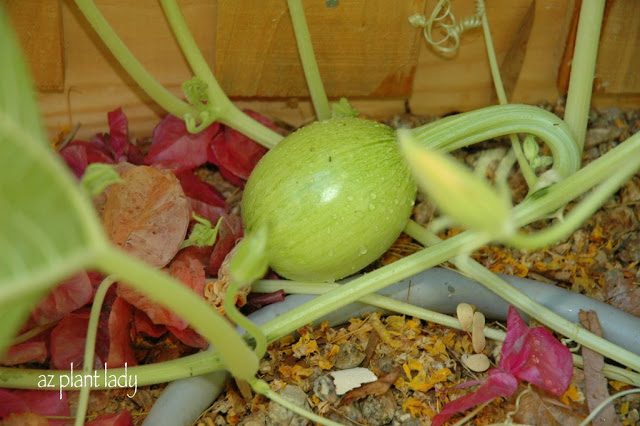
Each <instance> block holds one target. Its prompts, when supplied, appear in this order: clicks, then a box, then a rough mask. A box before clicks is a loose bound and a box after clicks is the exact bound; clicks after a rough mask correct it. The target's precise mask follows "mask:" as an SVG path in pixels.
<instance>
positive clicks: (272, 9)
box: [216, 0, 425, 97]
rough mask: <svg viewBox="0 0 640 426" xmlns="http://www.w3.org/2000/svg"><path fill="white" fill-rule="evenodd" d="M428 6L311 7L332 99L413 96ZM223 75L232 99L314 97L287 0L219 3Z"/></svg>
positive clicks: (412, 2)
mask: <svg viewBox="0 0 640 426" xmlns="http://www.w3.org/2000/svg"><path fill="white" fill-rule="evenodd" d="M424 3H425V0H401V1H394V2H389V1H387V0H359V1H340V2H338V6H336V7H328V6H327V5H326V2H325V1H308V2H304V7H305V15H306V17H307V22H308V25H309V31H310V33H311V39H312V42H313V45H314V50H315V53H316V57H317V61H318V66H319V68H320V74H321V76H322V79H323V81H324V84H325V87H326V90H327V92H328V94H329V96H405V97H406V96H409V94H410V93H411V83H412V81H413V75H414V73H415V66H416V63H417V56H418V38H419V31H417V30H416V29H414V28H413V27H411V25H410V24H409V22H408V17H409V16H411V15H412V14H415V13H423V12H424ZM217 27H218V29H217V43H216V44H217V51H216V76H217V77H218V79H219V81H220V84H221V86H222V87H223V88H224V90H225V91H226V92H227V93H228V94H229V95H230V96H246V97H273V96H278V97H287V96H308V91H307V87H306V82H305V80H304V75H303V73H302V66H301V63H300V59H299V57H298V52H297V48H296V44H295V39H294V34H293V27H292V24H291V17H290V15H289V13H288V10H287V4H286V2H285V1H284V0H220V1H219V2H218V22H217Z"/></svg>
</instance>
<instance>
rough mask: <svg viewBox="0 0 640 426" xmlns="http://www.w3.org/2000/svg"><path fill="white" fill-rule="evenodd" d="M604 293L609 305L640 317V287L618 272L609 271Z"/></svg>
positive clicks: (606, 276)
mask: <svg viewBox="0 0 640 426" xmlns="http://www.w3.org/2000/svg"><path fill="white" fill-rule="evenodd" d="M604 279H605V283H604V288H603V289H602V293H603V295H604V297H605V300H606V302H607V303H609V304H610V305H612V306H615V307H616V308H618V309H620V310H623V311H625V312H628V313H630V314H631V315H635V316H637V317H640V287H639V286H638V285H637V284H635V283H634V282H633V279H630V278H625V276H624V274H623V273H622V272H620V271H618V270H615V269H612V270H610V271H607V273H606V274H605V276H604Z"/></svg>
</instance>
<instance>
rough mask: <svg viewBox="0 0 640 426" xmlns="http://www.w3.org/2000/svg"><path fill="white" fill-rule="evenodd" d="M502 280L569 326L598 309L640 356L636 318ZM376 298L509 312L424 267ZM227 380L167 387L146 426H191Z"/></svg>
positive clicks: (346, 313) (280, 308) (611, 331)
mask: <svg viewBox="0 0 640 426" xmlns="http://www.w3.org/2000/svg"><path fill="white" fill-rule="evenodd" d="M501 277H502V278H503V279H505V280H506V281H507V282H509V283H510V284H511V285H513V286H514V287H516V288H517V289H519V290H520V291H522V292H523V293H525V294H527V295H528V296H529V297H531V298H532V299H534V300H536V301H537V302H538V303H540V304H542V305H544V306H546V307H547V308H549V309H551V310H552V311H554V312H556V313H557V314H559V315H561V316H563V317H564V318H566V319H567V320H569V321H571V322H575V323H577V322H578V313H579V312H580V310H581V309H583V310H593V311H596V312H597V314H598V318H599V319H600V323H601V325H602V330H603V334H604V337H605V338H606V339H607V340H609V341H611V342H613V343H615V344H617V345H619V346H621V347H623V348H625V349H628V350H630V351H631V352H634V353H640V318H638V317H635V316H633V315H630V314H627V313H626V312H623V311H620V310H618V309H616V308H614V307H613V306H610V305H607V304H605V303H603V302H600V301H597V300H594V299H591V298H589V297H586V296H583V295H581V294H578V293H573V292H571V291H569V290H565V289H563V288H560V287H556V286H554V285H550V284H544V283H541V282H539V281H534V280H528V279H525V278H518V277H512V276H507V275H501ZM378 294H381V295H383V296H387V297H390V298H393V299H395V300H400V301H404V302H408V303H411V304H412V305H415V306H419V307H422V308H425V309H430V310H433V311H437V312H441V313H445V314H452V313H455V311H456V307H457V306H458V304H459V303H462V302H466V303H470V304H473V305H475V306H476V309H477V310H478V311H480V312H482V313H483V314H484V315H485V316H486V317H487V318H491V319H497V320H504V319H506V317H507V310H508V308H509V305H508V304H507V303H506V302H505V301H504V300H502V299H501V298H500V297H499V296H497V295H495V294H494V293H492V292H490V291H489V290H487V289H486V288H485V287H484V286H483V285H481V284H479V283H477V282H475V281H473V280H471V279H468V278H466V277H464V276H462V275H460V274H458V273H457V272H454V271H450V270H448V269H443V268H431V269H428V270H426V271H423V272H421V273H419V274H416V275H414V276H413V277H411V278H407V279H406V280H403V281H400V282H399V283H397V284H394V285H392V286H389V287H386V288H384V289H382V290H380V291H379V292H378ZM316 297H317V296H309V295H290V296H287V298H286V299H285V300H284V301H282V302H279V303H274V304H272V305H268V306H266V307H264V308H262V309H260V310H259V311H257V312H254V313H253V314H251V315H250V316H249V319H251V321H253V322H254V323H256V324H258V325H261V324H264V323H265V322H267V321H270V320H272V319H273V318H275V317H278V316H280V315H282V314H284V313H286V312H288V311H289V310H291V309H293V308H294V307H296V306H299V305H301V304H302V303H305V302H308V301H310V300H313V299H314V298H316ZM376 311H379V309H377V308H375V307H372V306H369V305H366V304H363V303H352V304H350V305H347V306H345V307H343V308H340V309H338V310H336V311H334V312H332V313H330V314H329V315H327V316H325V317H323V318H320V319H318V320H317V321H316V323H320V322H322V321H328V322H329V324H331V325H337V324H342V323H344V322H346V321H347V320H348V319H349V318H354V317H359V316H362V315H363V314H365V313H368V312H376ZM226 377H227V373H226V372H216V373H210V374H207V375H203V376H200V377H189V378H186V379H181V380H176V381H174V382H172V383H170V384H169V385H168V386H167V387H166V389H165V390H164V392H163V393H162V395H161V396H160V398H159V399H158V401H157V402H156V403H155V404H154V406H153V408H152V409H151V411H150V412H149V415H148V416H147V418H146V420H145V422H144V425H166V426H182V425H189V424H191V423H193V422H194V421H195V420H196V419H197V417H198V416H199V415H200V413H202V412H203V411H204V410H206V409H207V407H209V406H210V405H211V403H212V402H213V401H214V400H215V399H216V398H217V397H218V395H219V394H220V393H221V392H222V390H223V389H224V380H225V379H226Z"/></svg>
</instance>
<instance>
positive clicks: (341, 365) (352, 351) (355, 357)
mask: <svg viewBox="0 0 640 426" xmlns="http://www.w3.org/2000/svg"><path fill="white" fill-rule="evenodd" d="M364 357H365V353H364V351H363V350H361V349H360V348H359V347H358V346H357V345H356V344H354V343H351V342H347V343H345V344H343V345H341V346H340V351H339V352H338V354H337V355H336V359H335V361H334V363H333V365H334V367H336V368H338V369H340V370H347V369H349V368H354V367H357V366H359V365H360V363H362V361H363V360H364Z"/></svg>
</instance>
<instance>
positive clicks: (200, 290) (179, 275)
mask: <svg viewBox="0 0 640 426" xmlns="http://www.w3.org/2000/svg"><path fill="white" fill-rule="evenodd" d="M168 272H169V274H171V276H173V277H174V278H176V279H178V280H179V281H181V282H182V283H183V284H184V285H185V286H187V287H189V288H190V289H191V290H193V292H194V293H196V294H197V295H198V296H200V297H204V286H205V282H204V278H205V274H204V267H203V266H202V263H201V262H200V261H199V260H198V259H197V258H195V257H193V256H192V255H191V254H190V253H189V252H187V253H184V251H181V252H180V254H178V255H177V256H176V257H175V258H174V259H173V260H172V261H171V263H170V264H169V270H168ZM118 296H120V297H123V298H124V299H125V300H126V301H127V302H129V303H131V304H132V305H133V306H135V307H136V308H138V309H140V310H142V311H144V313H145V314H147V315H148V316H149V319H150V320H151V322H153V323H154V324H164V325H166V326H170V327H173V328H175V329H178V330H184V329H185V328H187V326H188V325H189V323H187V321H185V320H184V319H182V318H180V317H179V316H178V315H176V314H175V313H173V312H172V311H171V310H169V309H167V308H165V307H163V306H161V305H158V304H157V303H155V302H154V301H152V300H151V299H149V298H148V297H146V296H145V295H143V294H141V293H138V292H137V291H135V290H134V289H132V288H130V287H128V286H126V285H122V283H119V284H118Z"/></svg>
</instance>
